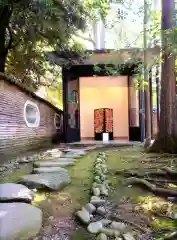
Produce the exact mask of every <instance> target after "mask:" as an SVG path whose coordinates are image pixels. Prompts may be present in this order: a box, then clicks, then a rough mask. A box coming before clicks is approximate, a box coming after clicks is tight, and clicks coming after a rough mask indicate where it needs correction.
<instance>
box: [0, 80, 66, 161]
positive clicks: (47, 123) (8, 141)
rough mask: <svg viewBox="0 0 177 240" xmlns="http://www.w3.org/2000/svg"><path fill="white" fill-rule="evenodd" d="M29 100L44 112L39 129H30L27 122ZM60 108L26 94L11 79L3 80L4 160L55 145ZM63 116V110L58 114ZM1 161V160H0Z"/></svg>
mask: <svg viewBox="0 0 177 240" xmlns="http://www.w3.org/2000/svg"><path fill="white" fill-rule="evenodd" d="M27 100H29V101H31V102H34V103H36V104H37V106H38V109H39V111H40V123H39V126H38V127H34V128H32V127H28V126H27V125H26V122H25V119H24V105H25V102H26V101H27ZM55 113H56V109H55V108H53V107H52V106H50V104H47V103H45V102H44V101H42V100H40V99H38V98H37V97H34V96H32V95H30V94H29V93H27V92H25V91H24V90H23V89H21V88H19V87H18V86H16V85H14V84H12V83H9V82H8V81H7V80H0V157H1V156H3V155H6V154H11V153H17V152H24V151H28V150H31V149H34V148H42V147H43V146H46V145H48V144H50V143H51V142H52V138H53V136H55V135H56V134H57V132H58V133H59V132H61V130H56V128H55V125H54V115H55ZM58 113H59V114H62V113H61V111H59V112H58ZM0 162H1V159H0Z"/></svg>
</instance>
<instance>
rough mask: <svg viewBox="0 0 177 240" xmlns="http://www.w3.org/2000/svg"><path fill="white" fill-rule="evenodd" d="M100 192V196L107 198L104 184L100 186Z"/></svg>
mask: <svg viewBox="0 0 177 240" xmlns="http://www.w3.org/2000/svg"><path fill="white" fill-rule="evenodd" d="M100 192H101V194H102V195H104V196H108V189H107V188H106V186H105V185H104V184H102V185H101V187H100Z"/></svg>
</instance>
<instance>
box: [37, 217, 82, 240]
mask: <svg viewBox="0 0 177 240" xmlns="http://www.w3.org/2000/svg"><path fill="white" fill-rule="evenodd" d="M76 229H77V226H76V224H75V221H74V219H73V218H71V217H59V218H55V219H52V220H49V221H48V224H47V225H46V226H45V227H43V229H42V230H41V233H40V236H38V237H36V238H35V239H34V240H59V239H60V240H69V239H70V237H71V234H72V232H73V231H76Z"/></svg>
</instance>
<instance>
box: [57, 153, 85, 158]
mask: <svg viewBox="0 0 177 240" xmlns="http://www.w3.org/2000/svg"><path fill="white" fill-rule="evenodd" d="M81 157H83V155H80V154H76V153H66V154H65V155H62V158H81Z"/></svg>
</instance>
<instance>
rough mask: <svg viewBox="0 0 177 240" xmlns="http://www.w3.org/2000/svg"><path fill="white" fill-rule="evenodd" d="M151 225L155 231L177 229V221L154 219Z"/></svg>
mask: <svg viewBox="0 0 177 240" xmlns="http://www.w3.org/2000/svg"><path fill="white" fill-rule="evenodd" d="M150 225H151V227H153V228H155V229H166V230H167V229H169V230H172V229H176V227H177V221H173V220H170V219H154V220H153V221H152V222H151V224H150Z"/></svg>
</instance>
